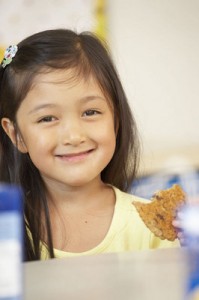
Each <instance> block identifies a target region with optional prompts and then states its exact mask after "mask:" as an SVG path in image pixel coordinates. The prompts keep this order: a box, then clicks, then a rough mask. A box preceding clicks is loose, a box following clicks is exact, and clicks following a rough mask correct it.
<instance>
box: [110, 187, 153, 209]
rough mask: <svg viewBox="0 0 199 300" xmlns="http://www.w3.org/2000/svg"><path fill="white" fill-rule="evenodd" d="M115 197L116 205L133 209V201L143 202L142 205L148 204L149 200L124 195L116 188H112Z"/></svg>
mask: <svg viewBox="0 0 199 300" xmlns="http://www.w3.org/2000/svg"><path fill="white" fill-rule="evenodd" d="M113 190H114V192H115V197H116V203H117V204H118V205H120V206H123V207H126V208H131V209H133V210H134V209H135V206H134V205H133V204H132V203H133V202H134V201H138V202H143V203H150V200H148V199H144V198H141V197H138V196H136V195H133V194H131V193H126V192H123V191H121V190H119V189H118V188H116V187H113Z"/></svg>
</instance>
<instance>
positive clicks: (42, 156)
mask: <svg viewBox="0 0 199 300" xmlns="http://www.w3.org/2000/svg"><path fill="white" fill-rule="evenodd" d="M0 118H1V128H0V143H1V144H0V151H1V152H0V180H1V181H4V182H9V183H14V184H19V185H20V186H21V187H22V189H23V191H24V224H25V254H26V260H38V259H46V258H53V257H67V256H77V255H89V254H96V253H105V252H120V251H130V250H136V249H137V250H138V249H140V250H141V249H150V248H161V247H173V246H175V244H176V243H171V242H168V241H161V240H159V239H158V238H156V237H155V236H154V235H153V234H152V233H151V232H150V231H149V230H148V229H147V228H146V226H145V225H144V224H143V222H142V221H141V219H140V218H139V215H138V214H137V212H136V211H135V209H134V207H133V205H132V204H131V202H132V201H133V200H140V199H137V198H136V197H134V196H132V195H129V194H126V193H125V192H126V191H127V189H128V187H129V185H130V184H131V183H132V180H133V178H134V177H135V174H136V169H137V163H138V157H139V155H138V153H139V151H138V150H139V143H138V136H137V129H136V124H135V121H134V118H133V117H132V114H131V111H130V108H129V105H128V102H127V99H126V96H125V93H124V91H123V88H122V85H121V82H120V80H119V78H118V75H117V72H116V70H115V68H114V65H113V63H112V61H111V58H110V56H109V54H108V51H107V49H106V47H105V46H104V45H102V43H101V42H100V41H99V40H98V39H97V38H96V37H94V36H93V35H92V34H90V33H81V34H76V33H75V32H72V31H70V30H64V29H60V30H48V31H43V32H40V33H37V34H34V35H32V36H30V37H28V38H26V39H25V40H23V41H22V42H21V43H19V44H18V45H17V46H10V47H9V48H8V49H7V51H6V53H5V56H4V59H3V61H2V64H1V69H0ZM142 201H144V200H142Z"/></svg>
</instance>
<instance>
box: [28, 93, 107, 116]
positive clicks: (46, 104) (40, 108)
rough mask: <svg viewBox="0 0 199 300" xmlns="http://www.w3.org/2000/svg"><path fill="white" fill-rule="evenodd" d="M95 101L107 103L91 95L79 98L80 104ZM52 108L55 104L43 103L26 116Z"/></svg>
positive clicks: (104, 99) (101, 98) (99, 97)
mask: <svg viewBox="0 0 199 300" xmlns="http://www.w3.org/2000/svg"><path fill="white" fill-rule="evenodd" d="M96 99H100V100H103V101H107V100H106V98H104V97H101V96H98V95H92V96H86V97H82V98H80V102H83V103H84V102H89V101H92V100H96ZM53 107H57V104H56V103H44V104H41V105H38V106H36V107H34V108H33V109H32V110H30V111H29V113H28V114H29V115H30V114H33V113H36V112H37V111H39V110H42V109H44V108H53Z"/></svg>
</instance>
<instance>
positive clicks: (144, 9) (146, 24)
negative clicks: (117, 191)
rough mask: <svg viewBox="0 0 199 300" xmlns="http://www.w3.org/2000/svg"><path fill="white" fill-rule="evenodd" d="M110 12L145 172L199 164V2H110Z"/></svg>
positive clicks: (112, 36)
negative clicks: (141, 148)
mask: <svg viewBox="0 0 199 300" xmlns="http://www.w3.org/2000/svg"><path fill="white" fill-rule="evenodd" d="M108 14H109V29H108V31H109V32H108V33H109V39H110V44H111V48H112V53H113V56H114V59H115V62H116V64H117V67H118V70H119V73H120V74H121V79H122V82H123V84H124V87H125V89H126V92H127V95H128V97H129V101H130V105H131V107H132V110H133V111H134V113H135V116H136V118H137V122H138V126H139V129H140V133H141V136H142V141H143V148H144V150H143V151H144V152H143V159H142V163H143V170H145V171H147V170H156V169H160V168H162V167H166V166H170V165H171V167H174V166H175V164H176V165H177V164H180V165H181V166H182V165H187V164H189V163H190V164H193V165H199V1H198V0H172V1H168V0H159V1H158V0H109V7H108Z"/></svg>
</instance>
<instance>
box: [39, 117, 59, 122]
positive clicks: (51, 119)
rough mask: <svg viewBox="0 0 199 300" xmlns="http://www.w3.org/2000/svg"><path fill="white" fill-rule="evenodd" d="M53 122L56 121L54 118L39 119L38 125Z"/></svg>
mask: <svg viewBox="0 0 199 300" xmlns="http://www.w3.org/2000/svg"><path fill="white" fill-rule="evenodd" d="M55 120H56V118H55V117H53V116H46V117H43V118H42V119H40V120H39V123H48V122H53V121H55Z"/></svg>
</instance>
